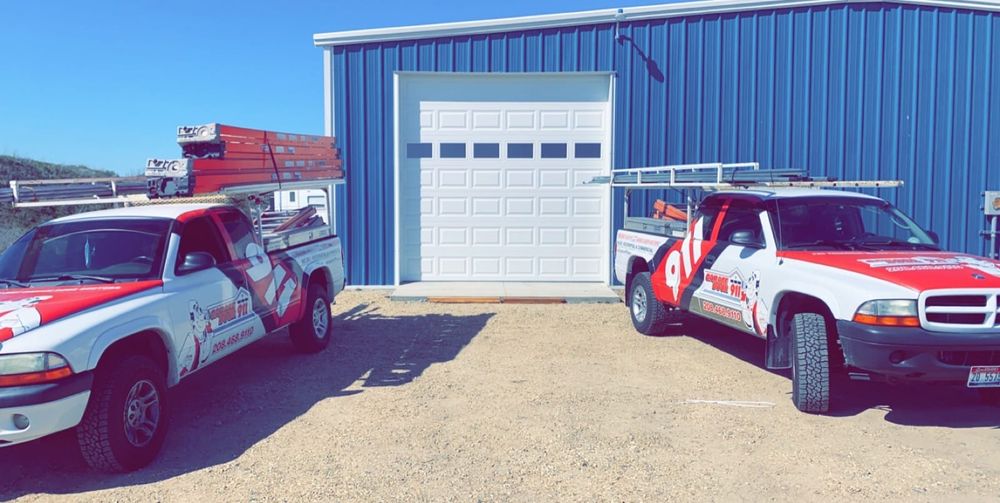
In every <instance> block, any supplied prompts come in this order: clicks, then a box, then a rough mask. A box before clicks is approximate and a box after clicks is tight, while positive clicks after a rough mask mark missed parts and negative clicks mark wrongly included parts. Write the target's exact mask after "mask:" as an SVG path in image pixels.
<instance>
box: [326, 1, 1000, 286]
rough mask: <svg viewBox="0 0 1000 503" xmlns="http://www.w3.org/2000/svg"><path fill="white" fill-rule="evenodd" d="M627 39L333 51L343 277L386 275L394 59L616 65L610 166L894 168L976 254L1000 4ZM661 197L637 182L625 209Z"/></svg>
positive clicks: (715, 21) (844, 171)
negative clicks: (344, 178) (991, 8)
mask: <svg viewBox="0 0 1000 503" xmlns="http://www.w3.org/2000/svg"><path fill="white" fill-rule="evenodd" d="M619 34H620V35H621V39H620V42H618V43H616V42H615V40H614V39H615V26H614V25H610V24H605V25H596V26H582V27H570V28H562V29H552V30H534V31H524V32H512V33H502V34H490V35H481V36H461V37H452V38H441V39H433V40H421V41H408V42H386V43H381V44H365V45H356V46H341V47H335V48H333V60H334V65H333V73H334V75H333V78H334V88H335V96H334V104H335V105H334V106H335V117H334V120H335V128H336V132H337V135H338V136H339V137H340V141H341V144H342V145H343V146H344V156H345V161H346V166H347V172H348V184H347V187H346V189H343V191H342V193H341V194H340V197H339V198H338V209H339V210H340V217H339V219H340V222H339V224H340V226H339V228H340V229H342V235H343V236H344V239H345V242H346V249H347V256H348V265H347V267H348V271H349V281H350V282H351V283H352V284H391V283H392V282H393V278H394V270H393V267H394V264H393V261H394V258H393V249H394V245H393V234H394V231H393V225H394V222H393V208H392V203H393V187H392V180H393V158H394V154H393V123H392V121H393V117H392V115H393V108H394V103H393V87H392V77H393V72H394V71H398V70H403V71H414V70H417V71H440V72H450V71H455V72H559V71H561V72H573V71H615V72H616V74H617V83H616V96H615V104H614V109H615V111H614V113H615V131H614V156H615V165H616V166H617V167H633V166H652V165H660V164H680V163H697V162H715V161H723V162H738V161H751V160H756V161H759V162H761V164H762V166H763V167H766V168H767V167H773V168H799V169H807V170H809V172H810V173H811V174H813V175H825V176H835V177H838V178H865V179H872V178H884V179H894V178H901V179H903V180H905V182H906V186H905V187H904V188H903V189H899V190H883V191H881V193H880V194H879V195H881V196H882V197H885V198H887V199H889V200H890V201H893V202H894V203H895V204H897V205H898V206H900V207H901V208H902V209H903V210H905V211H906V212H908V213H910V214H911V215H913V216H914V217H915V218H916V219H917V220H918V221H919V222H920V223H921V224H922V225H924V226H926V227H929V228H930V229H933V230H935V231H937V232H938V233H939V234H940V235H941V238H942V241H943V242H944V244H945V245H946V246H948V247H950V248H952V249H956V250H964V251H970V252H976V253H979V252H982V251H983V250H984V244H983V241H982V239H981V238H980V237H979V231H980V230H981V229H982V228H983V227H984V219H983V216H982V211H981V210H980V204H981V201H980V192H981V191H983V190H985V189H986V188H993V189H1000V15H997V14H993V13H987V12H974V11H965V10H955V9H942V8H931V7H920V6H913V5H899V4H879V3H872V4H850V5H836V6H827V7H815V8H803V9H779V10H766V11H756V12H745V13H734V14H723V15H708V16H692V17H685V18H675V19H661V20H645V21H640V22H624V23H622V24H621V25H620V27H619ZM658 196H659V197H662V196H661V195H659V194H650V193H643V192H641V191H637V192H636V193H635V194H633V199H632V207H633V211H634V212H636V213H637V214H638V213H642V212H644V211H645V210H646V209H648V208H650V205H651V203H652V201H653V199H655V198H656V197H658ZM674 197H675V198H676V196H674ZM621 200H622V194H621V193H618V194H615V201H614V208H615V209H617V208H620V207H621ZM618 213H619V214H616V216H615V227H618V226H620V225H621V221H622V215H620V211H619V212H618Z"/></svg>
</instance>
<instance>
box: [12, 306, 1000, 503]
mask: <svg viewBox="0 0 1000 503" xmlns="http://www.w3.org/2000/svg"><path fill="white" fill-rule="evenodd" d="M386 295H387V292H374V291H364V292H357V291H355V292H346V293H344V294H342V295H341V296H340V298H339V299H338V300H339V304H338V305H337V306H335V308H334V309H335V314H336V315H337V319H336V320H335V326H334V330H335V334H336V335H335V337H336V339H335V341H334V343H333V344H332V345H331V347H330V348H329V349H328V350H327V351H326V352H325V353H322V354H320V355H312V356H303V355H297V354H294V353H293V352H292V350H291V347H290V345H289V343H288V341H287V340H286V339H285V338H284V337H278V336H273V337H270V338H267V339H265V340H263V341H261V342H259V343H256V344H254V345H252V346H250V347H249V348H246V349H245V350H243V351H241V352H239V353H237V354H236V355H234V356H232V357H230V358H228V359H226V360H223V361H222V362H220V363H219V364H217V365H214V366H212V367H209V368H208V369H206V370H205V371H204V372H201V373H199V374H197V375H196V376H194V377H192V379H190V380H188V381H186V382H185V383H184V384H182V385H181V386H179V387H178V388H177V389H176V390H175V391H174V392H173V394H172V400H173V403H174V414H173V415H172V417H171V421H172V425H171V432H170V435H169V436H168V438H167V443H166V446H165V447H164V450H163V452H162V453H161V455H160V457H159V458H158V459H157V460H156V461H154V464H153V465H151V466H150V467H148V468H146V469H144V470H142V471H139V472H137V473H133V474H126V475H104V474H97V473H94V472H91V471H89V470H88V469H87V468H86V466H85V465H84V464H83V461H82V459H81V458H80V455H79V454H78V453H77V451H76V447H75V444H74V439H73V437H72V435H71V434H59V435H55V436H53V437H50V438H47V439H43V440H41V441H37V442H34V443H30V444H27V445H22V446H16V447H12V448H7V449H0V497H2V499H5V500H6V499H20V500H24V501H33V500H39V499H45V500H48V499H55V498H56V497H68V498H72V499H74V500H99V501H110V500H114V501H153V500H163V501H193V500H195V499H196V498H197V499H199V500H203V501H209V500H211V501H215V500H238V501H247V500H337V501H359V500H360V501H385V500H464V501H467V500H491V501H497V500H499V501H526V500H531V501H539V500H541V501H546V500H553V499H558V500H586V501H592V500H623V501H624V500H627V501H632V500H653V501H661V500H667V499H671V500H705V499H712V500H790V499H793V498H804V499H809V500H816V499H819V498H823V499H826V498H839V499H844V500H850V501H860V500H872V499H879V500H882V499H889V500H941V499H943V498H947V499H949V500H957V499H959V498H963V499H965V500H973V501H980V500H991V499H997V498H1000V409H997V408H989V407H985V406H981V405H979V404H978V402H977V400H976V397H975V395H973V394H971V393H969V392H967V391H966V390H964V389H958V388H944V387H936V388H924V387H905V386H902V387H890V386H886V385H879V384H868V383H856V384H850V383H845V386H844V387H843V388H841V390H840V391H839V392H838V399H839V400H840V401H841V403H842V407H841V409H840V410H839V411H838V413H837V414H836V415H835V416H832V417H826V416H810V415H805V414H801V413H798V412H797V411H796V410H795V409H794V407H793V406H792V404H791V402H790V400H789V390H790V382H789V379H788V376H787V374H784V373H774V372H770V371H768V370H765V369H764V368H762V355H763V347H762V344H761V342H759V341H757V340H756V339H753V338H752V337H749V336H744V335H741V334H736V333H734V332H731V331H728V330H726V329H723V328H718V327H716V326H714V325H711V324H708V323H691V324H689V325H687V326H686V327H684V328H683V329H679V330H678V332H682V331H683V332H687V333H689V334H692V335H691V336H680V335H677V336H666V337H644V336H641V335H638V334H637V333H635V332H634V331H633V330H632V327H631V324H630V323H629V320H628V315H627V313H626V311H625V308H624V306H622V305H620V304H619V305H489V304H480V305H446V304H415V303H393V302H390V301H388V300H387V299H386ZM734 400H741V401H751V402H763V403H760V404H756V405H760V406H759V407H737V406H733V405H732V404H731V403H717V402H713V401H734ZM749 405H754V404H749Z"/></svg>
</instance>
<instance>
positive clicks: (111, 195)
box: [0, 177, 344, 208]
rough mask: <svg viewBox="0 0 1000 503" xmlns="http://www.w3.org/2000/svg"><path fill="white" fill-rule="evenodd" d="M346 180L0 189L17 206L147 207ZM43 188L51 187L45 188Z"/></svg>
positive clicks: (56, 183)
mask: <svg viewBox="0 0 1000 503" xmlns="http://www.w3.org/2000/svg"><path fill="white" fill-rule="evenodd" d="M136 180H140V181H141V184H142V185H141V188H140V187H138V186H137V185H135V183H136ZM343 183H344V179H343V178H337V179H331V180H308V181H301V182H285V183H280V184H279V183H264V184H256V185H234V186H229V187H222V188H221V189H219V190H218V192H215V193H211V194H200V195H196V196H186V197H150V196H149V194H148V193H147V192H146V179H145V177H121V178H71V179H56V180H13V181H11V182H10V188H7V189H5V188H0V203H2V204H9V205H12V206H13V207H15V208H40V207H46V206H85V205H100V204H120V205H123V206H144V205H150V204H184V203H219V202H225V201H228V200H230V199H232V198H234V197H236V196H240V195H247V196H249V195H257V194H266V193H269V192H275V191H278V190H296V189H319V190H324V191H325V190H328V189H330V188H331V187H333V186H335V185H342V184H343ZM42 187H49V188H50V189H48V190H42ZM67 194H69V195H70V196H67Z"/></svg>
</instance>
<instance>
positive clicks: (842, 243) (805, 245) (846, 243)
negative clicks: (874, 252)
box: [785, 239, 857, 250]
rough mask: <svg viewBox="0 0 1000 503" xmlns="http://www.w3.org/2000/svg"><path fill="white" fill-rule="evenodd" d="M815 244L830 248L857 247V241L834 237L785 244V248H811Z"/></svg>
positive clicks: (849, 248)
mask: <svg viewBox="0 0 1000 503" xmlns="http://www.w3.org/2000/svg"><path fill="white" fill-rule="evenodd" d="M813 246H828V247H830V248H838V249H842V250H855V249H857V246H856V243H853V242H849V241H835V240H833V239H817V240H816V241H810V242H808V243H795V244H790V245H785V248H811V247H813Z"/></svg>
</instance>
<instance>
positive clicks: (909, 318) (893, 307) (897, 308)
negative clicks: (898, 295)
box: [854, 300, 920, 327]
mask: <svg viewBox="0 0 1000 503" xmlns="http://www.w3.org/2000/svg"><path fill="white" fill-rule="evenodd" d="M854 321H855V322H857V323H864V324H865V325H881V326H887V327H919V326H920V318H918V317H917V301H916V300H871V301H868V302H865V303H864V304H861V307H859V308H858V312H857V313H855V314H854Z"/></svg>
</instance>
